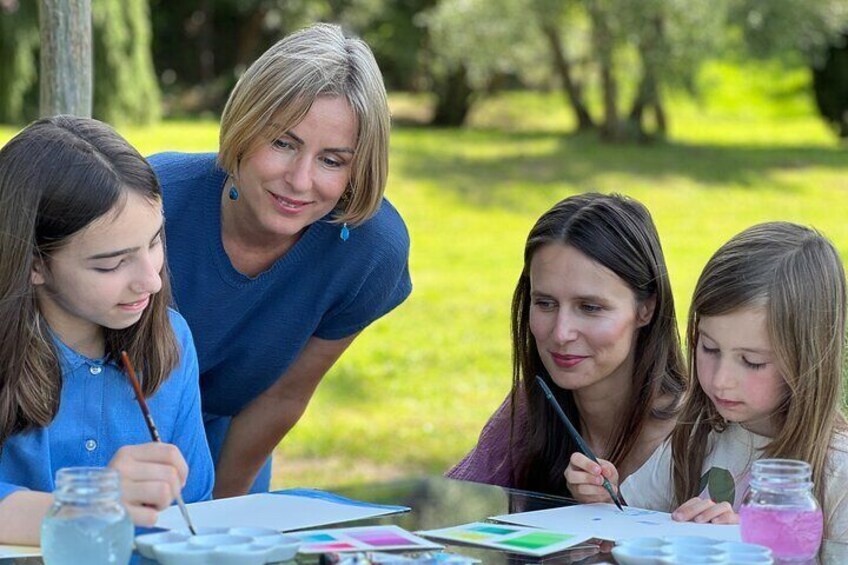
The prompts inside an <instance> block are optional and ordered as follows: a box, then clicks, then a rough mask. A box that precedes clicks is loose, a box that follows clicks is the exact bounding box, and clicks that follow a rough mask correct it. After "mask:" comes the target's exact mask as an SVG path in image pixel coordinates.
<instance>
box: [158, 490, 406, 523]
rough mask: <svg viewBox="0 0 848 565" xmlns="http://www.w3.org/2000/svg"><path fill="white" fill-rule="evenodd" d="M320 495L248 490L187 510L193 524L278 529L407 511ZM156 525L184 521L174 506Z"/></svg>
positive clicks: (195, 505)
mask: <svg viewBox="0 0 848 565" xmlns="http://www.w3.org/2000/svg"><path fill="white" fill-rule="evenodd" d="M321 495H322V496H321V497H313V496H301V495H291V494H272V493H262V494H249V495H246V496H237V497H233V498H223V499H221V500H209V501H206V502H195V503H193V504H188V505H187V506H188V512H189V515H190V516H191V521H192V523H193V524H194V526H195V527H198V528H200V527H219V526H223V527H228V528H232V527H239V526H244V527H257V528H273V529H275V530H279V531H282V532H285V531H289V530H299V529H303V528H315V527H319V526H327V525H329V524H337V523H340V522H349V521H351V520H362V519H365V518H374V517H376V516H385V515H387V514H396V513H398V512H407V511H409V508H406V507H403V506H397V507H390V506H379V505H369V504H367V503H361V502H359V501H348V500H346V499H344V498H342V497H334V496H333V495H331V494H330V493H321ZM156 526H158V527H160V528H167V529H169V530H181V529H185V522H183V518H182V516H181V515H180V511H179V509H178V508H177V507H176V506H171V507H170V508H168V509H167V510H165V511H164V512H162V513H161V514H159V521H158V522H156Z"/></svg>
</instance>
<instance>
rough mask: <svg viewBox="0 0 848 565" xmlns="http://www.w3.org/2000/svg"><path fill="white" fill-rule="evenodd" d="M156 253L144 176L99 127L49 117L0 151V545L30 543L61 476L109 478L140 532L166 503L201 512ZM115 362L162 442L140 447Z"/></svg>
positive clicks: (183, 360)
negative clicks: (117, 484)
mask: <svg viewBox="0 0 848 565" xmlns="http://www.w3.org/2000/svg"><path fill="white" fill-rule="evenodd" d="M162 238H163V236H162V203H161V192H160V188H159V184H158V182H157V180H156V177H155V176H154V174H153V171H152V170H151V169H150V167H149V166H148V164H147V163H146V161H144V159H143V158H142V157H141V156H140V155H139V154H138V153H137V152H136V151H135V150H134V149H133V148H132V147H130V146H129V145H128V144H127V142H126V141H125V140H124V139H122V138H121V137H120V136H119V135H118V134H117V133H115V132H114V131H113V130H112V129H111V128H109V127H108V126H106V125H105V124H102V123H100V122H97V121H95V120H89V119H82V118H73V117H67V116H59V117H55V118H48V119H44V120H40V121H37V122H35V123H33V124H32V125H30V126H29V127H27V128H26V129H25V130H24V131H22V132H21V133H20V134H18V135H17V136H16V137H15V138H14V139H12V140H11V141H9V143H8V144H6V146H5V147H3V148H2V150H0V264H2V265H3V268H2V270H0V320H2V323H0V543H22V544H37V543H38V541H39V529H40V523H41V520H42V518H43V517H44V515H45V513H46V512H47V510H48V508H49V506H50V505H51V503H52V495H51V494H50V493H51V492H52V490H53V487H54V485H53V480H54V476H55V473H56V470H57V469H59V468H61V467H68V466H106V465H108V466H109V467H112V468H114V469H116V470H117V471H118V472H119V473H120V475H121V490H122V498H123V502H124V504H125V506H126V507H127V509H128V510H129V512H130V515H131V517H132V518H133V521H134V522H135V523H137V524H140V525H152V524H153V523H155V521H156V516H157V511H159V510H162V509H163V508H165V507H166V506H168V505H169V504H170V503H171V502H172V501H173V500H174V497H175V495H176V494H177V492H179V491H180V490H182V493H183V496H184V498H185V500H186V501H189V502H190V501H195V500H200V499H204V498H208V497H209V495H210V493H211V489H212V484H213V468H212V461H211V456H210V454H209V448H208V446H207V444H206V441H205V437H204V433H203V424H202V420H201V415H200V404H199V391H198V382H197V379H198V373H197V359H196V354H195V350H194V346H193V344H192V340H191V335H190V333H189V331H188V328H187V326H186V324H185V322H184V321H183V319H182V318H181V317H180V316H179V315H178V314H176V313H175V312H173V311H170V310H169V309H168V306H167V305H168V303H169V301H170V290H169V286H168V279H167V274H166V273H165V266H164V251H163V245H164V242H163V239H162ZM122 350H126V351H127V352H128V354H129V357H130V359H131V360H132V362H133V364H134V365H135V367H136V368H137V369H138V371H139V376H140V379H141V380H142V390H143V392H144V394H145V396H146V397H147V398H148V400H147V402H148V405H149V407H150V411H151V413H152V415H153V418H154V420H155V421H156V424H157V426H158V428H159V431H160V433H161V436H162V440H163V441H164V442H166V443H151V442H150V436H149V432H148V429H147V427H146V426H145V422H144V418H143V416H142V414H141V411H140V409H139V407H138V405H137V403H136V399H135V396H134V394H133V390H132V387H131V385H130V383H129V382H128V381H127V378H126V376H125V375H124V373H123V371H122V368H121V366H120V365H119V355H120V352H121V351H122ZM189 468H190V469H191V473H190V474H189V473H188V469H189Z"/></svg>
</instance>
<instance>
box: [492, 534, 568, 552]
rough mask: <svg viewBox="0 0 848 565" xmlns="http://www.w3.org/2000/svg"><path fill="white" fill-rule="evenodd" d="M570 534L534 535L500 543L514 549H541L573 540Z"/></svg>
mask: <svg viewBox="0 0 848 565" xmlns="http://www.w3.org/2000/svg"><path fill="white" fill-rule="evenodd" d="M573 537H574V536H573V535H570V534H548V533H532V534H527V535H524V536H519V537H517V538H512V539H510V540H505V541H501V542H499V543H500V544H501V545H509V546H513V547H523V548H526V549H540V548H542V547H546V546H548V545H553V544H555V543H560V542H563V541H566V540H569V539H571V538H573Z"/></svg>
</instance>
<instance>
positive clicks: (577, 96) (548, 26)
mask: <svg viewBox="0 0 848 565" xmlns="http://www.w3.org/2000/svg"><path fill="white" fill-rule="evenodd" d="M542 33H544V34H545V37H546V38H547V40H548V45H549V46H550V48H551V55H552V56H553V60H554V68H555V69H556V71H557V74H559V77H560V80H561V81H562V87H563V88H564V89H565V94H566V96H567V98H568V102H569V104H570V105H571V109H572V111H573V112H574V118H575V120H576V121H577V131H586V130H590V129H594V128H595V122H594V120H592V116H591V114H589V110H588V109H587V108H586V104H585V103H584V102H583V92H582V88H581V85H580V84H578V83H577V82H576V81H575V80H574V78H573V76H572V72H571V63H570V62H569V60H568V57H566V55H565V47H564V46H563V44H562V41H561V40H560V37H559V29H558V28H557V26H556V25H555V24H553V23H551V22H544V23H543V24H542Z"/></svg>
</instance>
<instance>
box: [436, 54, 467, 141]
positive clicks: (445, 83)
mask: <svg viewBox="0 0 848 565" xmlns="http://www.w3.org/2000/svg"><path fill="white" fill-rule="evenodd" d="M435 91H436V109H435V112H434V113H433V120H432V121H431V122H430V123H431V124H432V125H434V126H461V125H462V124H464V123H465V118H466V117H468V112H469V111H470V110H471V104H472V96H473V94H474V91H473V90H472V89H471V86H470V85H469V84H468V73H467V71H466V69H465V66H464V65H460V66H458V67H457V68H456V69H454V70H453V71H451V72H449V73H448V75H447V76H446V77H444V78H443V79H442V80H441V81H439V84H437V85H436V88H435Z"/></svg>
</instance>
